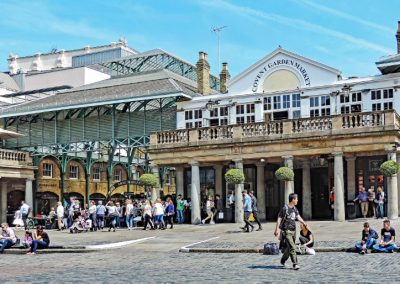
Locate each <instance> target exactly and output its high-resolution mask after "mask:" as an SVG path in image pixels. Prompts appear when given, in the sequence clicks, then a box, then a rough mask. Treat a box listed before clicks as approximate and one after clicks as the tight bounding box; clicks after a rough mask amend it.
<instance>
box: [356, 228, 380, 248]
mask: <svg viewBox="0 0 400 284" xmlns="http://www.w3.org/2000/svg"><path fill="white" fill-rule="evenodd" d="M377 239H378V233H377V232H376V231H375V230H374V229H372V228H370V226H369V223H368V222H365V223H364V228H363V230H362V232H361V241H360V242H358V243H357V244H356V249H357V251H358V252H359V253H360V254H365V253H367V252H368V251H367V250H368V249H370V248H372V247H373V246H374V245H375V244H376V241H377Z"/></svg>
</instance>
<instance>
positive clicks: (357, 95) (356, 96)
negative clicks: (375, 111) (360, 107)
mask: <svg viewBox="0 0 400 284" xmlns="http://www.w3.org/2000/svg"><path fill="white" fill-rule="evenodd" d="M351 101H352V102H361V93H360V92H358V93H352V94H351Z"/></svg>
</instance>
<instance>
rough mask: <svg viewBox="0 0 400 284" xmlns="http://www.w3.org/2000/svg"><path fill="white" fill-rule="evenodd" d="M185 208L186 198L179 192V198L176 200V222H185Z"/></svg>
mask: <svg viewBox="0 0 400 284" xmlns="http://www.w3.org/2000/svg"><path fill="white" fill-rule="evenodd" d="M184 208H185V200H183V198H182V194H178V199H177V200H176V222H177V223H178V224H183V222H184V221H185V218H184V217H183V210H184Z"/></svg>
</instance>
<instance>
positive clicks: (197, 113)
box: [194, 109, 203, 119]
mask: <svg viewBox="0 0 400 284" xmlns="http://www.w3.org/2000/svg"><path fill="white" fill-rule="evenodd" d="M199 118H203V112H202V111H201V110H199V109H197V110H195V111H194V119H199Z"/></svg>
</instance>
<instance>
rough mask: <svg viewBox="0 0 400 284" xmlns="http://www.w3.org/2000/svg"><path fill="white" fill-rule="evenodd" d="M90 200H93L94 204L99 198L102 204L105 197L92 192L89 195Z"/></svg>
mask: <svg viewBox="0 0 400 284" xmlns="http://www.w3.org/2000/svg"><path fill="white" fill-rule="evenodd" d="M89 199H90V200H93V201H94V202H95V203H96V204H98V202H99V201H100V200H101V201H102V202H103V204H104V201H105V200H106V197H105V196H104V195H103V194H101V193H92V194H91V195H90V197H89Z"/></svg>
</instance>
